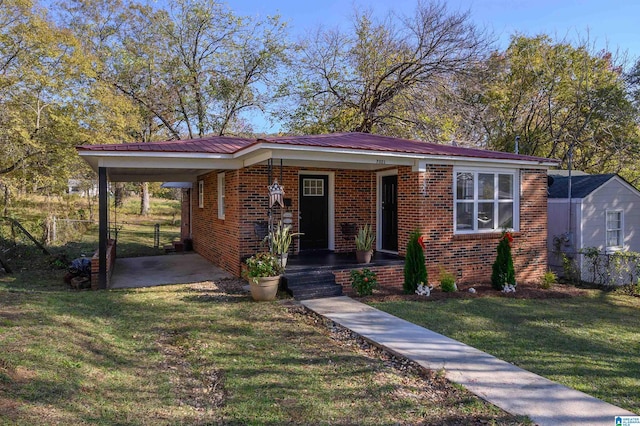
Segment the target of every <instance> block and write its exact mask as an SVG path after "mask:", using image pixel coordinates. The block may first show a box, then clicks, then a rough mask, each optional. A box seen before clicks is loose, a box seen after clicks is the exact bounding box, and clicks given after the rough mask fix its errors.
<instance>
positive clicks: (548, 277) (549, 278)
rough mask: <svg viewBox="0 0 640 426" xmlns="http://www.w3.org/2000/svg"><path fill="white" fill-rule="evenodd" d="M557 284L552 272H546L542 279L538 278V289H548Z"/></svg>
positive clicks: (556, 278)
mask: <svg viewBox="0 0 640 426" xmlns="http://www.w3.org/2000/svg"><path fill="white" fill-rule="evenodd" d="M557 282H558V277H557V275H556V274H555V272H553V271H547V272H545V273H544V275H543V276H542V278H540V287H541V288H544V289H545V290H546V289H550V288H551V286H553V285H554V284H555V283H557Z"/></svg>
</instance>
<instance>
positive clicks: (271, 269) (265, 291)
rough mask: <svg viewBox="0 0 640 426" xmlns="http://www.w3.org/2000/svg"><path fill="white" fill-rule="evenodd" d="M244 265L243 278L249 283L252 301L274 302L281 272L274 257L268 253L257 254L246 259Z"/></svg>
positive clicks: (281, 269) (278, 263) (280, 267)
mask: <svg viewBox="0 0 640 426" xmlns="http://www.w3.org/2000/svg"><path fill="white" fill-rule="evenodd" d="M245 264H246V265H247V269H246V272H245V277H246V278H247V280H248V281H249V288H250V290H251V296H252V297H253V300H258V301H262V300H274V299H275V298H276V294H277V293H278V284H279V283H280V274H282V271H283V268H282V266H281V265H280V262H279V260H278V258H277V257H276V255H275V254H273V253H270V252H262V253H257V254H255V255H254V256H251V257H250V258H248V259H247V260H246V261H245Z"/></svg>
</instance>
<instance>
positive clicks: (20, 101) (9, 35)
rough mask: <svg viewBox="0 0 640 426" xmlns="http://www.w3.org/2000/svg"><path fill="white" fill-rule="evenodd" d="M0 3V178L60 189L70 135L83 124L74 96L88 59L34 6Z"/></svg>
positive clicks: (68, 162) (69, 162)
mask: <svg viewBox="0 0 640 426" xmlns="http://www.w3.org/2000/svg"><path fill="white" fill-rule="evenodd" d="M0 6H2V7H3V15H2V18H0V19H1V20H2V21H3V22H2V27H1V28H0V67H1V69H0V72H1V79H0V150H1V151H2V152H3V156H2V157H0V176H2V177H3V180H4V182H5V186H6V185H7V182H8V181H9V180H12V181H14V183H15V182H16V181H20V182H21V183H22V184H21V185H20V186H21V187H22V188H23V189H25V190H26V189H27V188H26V183H27V182H28V183H29V184H30V186H31V187H32V188H46V189H47V191H57V190H61V189H62V188H64V187H66V185H65V183H66V178H67V177H68V176H69V175H70V173H71V170H72V169H73V167H72V164H74V161H73V160H72V159H73V158H75V155H74V154H75V151H74V149H73V148H74V143H73V142H74V140H73V138H71V137H70V136H71V135H73V134H75V133H76V131H77V130H78V128H79V127H81V123H82V119H81V117H80V116H79V115H77V114H76V108H75V102H76V99H75V96H76V93H77V91H78V88H79V87H81V86H82V79H83V75H84V74H85V73H86V72H87V71H88V69H89V63H88V62H87V61H86V59H85V58H84V56H83V55H82V52H81V49H80V45H79V44H78V42H77V39H76V38H75V37H74V36H73V34H71V33H70V32H69V31H67V30H65V29H64V28H59V27H57V26H56V25H55V24H54V23H53V22H52V21H51V20H50V19H49V17H48V16H47V14H46V11H44V10H42V9H40V8H38V7H37V5H34V4H33V3H32V2H30V1H20V0H13V1H2V2H1V3H0ZM5 11H7V13H6V14H4V12H5Z"/></svg>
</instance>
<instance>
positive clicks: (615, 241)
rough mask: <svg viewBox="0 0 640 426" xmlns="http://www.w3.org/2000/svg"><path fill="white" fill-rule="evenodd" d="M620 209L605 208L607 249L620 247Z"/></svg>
mask: <svg viewBox="0 0 640 426" xmlns="http://www.w3.org/2000/svg"><path fill="white" fill-rule="evenodd" d="M622 240H623V235H622V210H607V249H608V250H610V249H619V248H622Z"/></svg>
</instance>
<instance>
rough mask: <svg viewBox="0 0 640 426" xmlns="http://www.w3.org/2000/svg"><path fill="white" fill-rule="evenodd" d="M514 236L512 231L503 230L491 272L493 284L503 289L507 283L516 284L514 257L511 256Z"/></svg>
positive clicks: (495, 287)
mask: <svg viewBox="0 0 640 426" xmlns="http://www.w3.org/2000/svg"><path fill="white" fill-rule="evenodd" d="M512 243H513V236H512V235H511V233H510V232H506V231H505V232H503V233H502V237H501V238H500V242H499V243H498V249H497V252H498V255H497V256H496V261H495V262H494V264H493V272H492V273H491V286H492V287H493V288H494V289H496V290H498V291H501V290H502V289H503V288H504V286H505V285H512V286H515V285H516V275H515V270H514V269H513V258H512V257H511V244H512Z"/></svg>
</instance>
